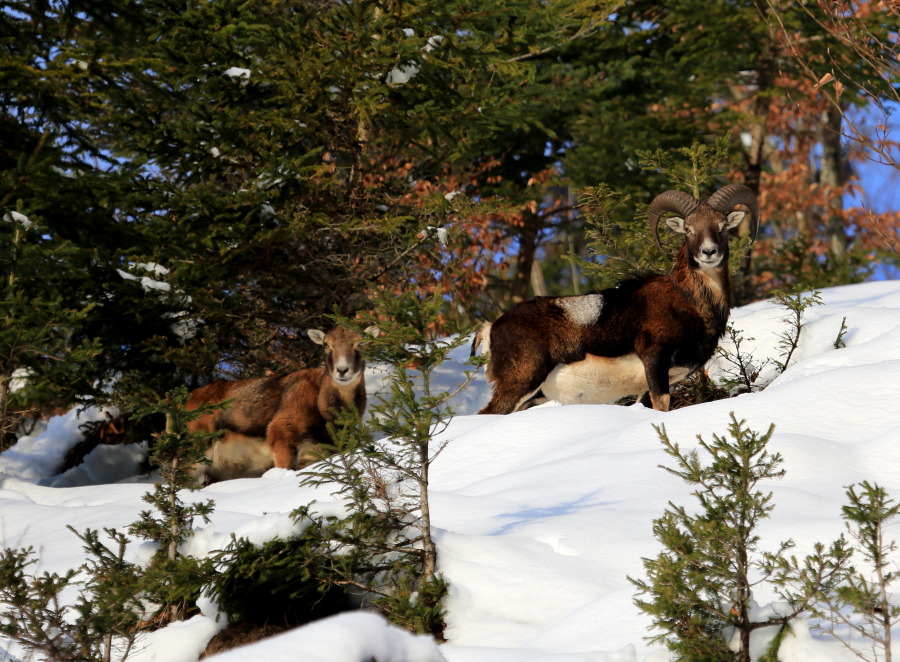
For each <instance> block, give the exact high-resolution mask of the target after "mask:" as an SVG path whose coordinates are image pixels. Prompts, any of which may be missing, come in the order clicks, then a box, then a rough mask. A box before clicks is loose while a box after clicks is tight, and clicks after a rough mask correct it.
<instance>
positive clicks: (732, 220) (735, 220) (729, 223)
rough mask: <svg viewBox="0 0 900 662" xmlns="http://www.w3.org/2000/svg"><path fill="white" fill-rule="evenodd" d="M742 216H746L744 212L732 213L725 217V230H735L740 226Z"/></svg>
mask: <svg viewBox="0 0 900 662" xmlns="http://www.w3.org/2000/svg"><path fill="white" fill-rule="evenodd" d="M744 216H746V214H745V212H742V211H733V212H730V213H729V214H728V216H726V217H725V227H724V229H725V230H730V229H731V228H736V227H737V226H739V225H740V224H741V221H743V220H744Z"/></svg>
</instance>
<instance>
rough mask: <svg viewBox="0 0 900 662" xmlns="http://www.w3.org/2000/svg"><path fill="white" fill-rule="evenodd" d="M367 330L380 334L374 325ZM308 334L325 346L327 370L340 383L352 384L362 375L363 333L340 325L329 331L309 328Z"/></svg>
mask: <svg viewBox="0 0 900 662" xmlns="http://www.w3.org/2000/svg"><path fill="white" fill-rule="evenodd" d="M365 332H366V333H368V334H369V335H371V336H377V335H378V329H377V328H376V327H374V326H370V327H369V328H368V329H366V331H365ZM306 335H307V336H309V339H310V340H312V341H313V342H314V343H316V344H317V345H322V346H324V347H325V371H326V372H327V373H328V374H329V375H330V376H331V378H332V379H333V380H334V381H335V382H337V383H338V384H339V385H342V386H345V385H348V384H351V383H352V382H354V381H356V380H357V379H359V378H360V377H361V376H362V371H363V368H365V365H366V364H365V361H363V358H362V355H360V353H359V344H360V343H361V342H362V341H363V340H365V337H364V336H363V335H362V334H361V333H357V332H356V331H350V330H349V329H345V328H343V327H340V326H338V327H335V328H333V329H332V330H331V331H329V332H328V333H325V332H324V331H320V330H319V329H307V331H306Z"/></svg>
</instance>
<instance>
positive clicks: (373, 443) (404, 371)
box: [298, 292, 474, 634]
mask: <svg viewBox="0 0 900 662" xmlns="http://www.w3.org/2000/svg"><path fill="white" fill-rule="evenodd" d="M446 305H447V304H446V302H445V301H444V300H443V298H442V297H440V296H439V295H437V296H432V297H431V298H429V299H424V300H423V299H421V298H419V297H418V296H416V295H415V293H413V292H407V293H406V294H404V295H402V296H400V297H396V296H394V295H393V294H392V293H390V292H384V293H382V294H381V295H380V296H379V298H378V300H377V305H376V307H375V312H374V313H373V314H372V315H371V316H367V317H365V318H364V319H363V321H362V324H364V325H365V324H372V323H374V322H377V323H378V325H379V329H380V331H381V332H380V334H379V335H378V337H377V338H373V339H371V340H370V342H368V343H367V344H366V345H365V347H363V351H364V353H365V354H366V356H367V358H368V359H370V360H372V361H373V362H374V363H376V364H380V365H382V366H385V367H387V368H388V369H389V378H390V382H389V386H388V389H389V390H388V392H387V393H386V394H383V395H379V396H377V399H376V402H375V403H373V404H372V405H371V406H370V409H369V414H368V415H367V417H366V419H364V420H363V419H360V418H359V417H358V416H356V417H353V416H345V417H344V418H345V420H344V421H343V425H341V424H338V425H335V426H334V427H333V428H332V435H333V438H334V445H333V446H332V447H330V448H329V449H328V450H329V451H331V452H332V453H333V454H332V455H330V456H329V457H327V458H326V459H324V460H323V461H322V462H321V463H318V464H316V465H313V466H312V467H311V468H310V469H309V470H308V471H307V472H306V477H305V478H304V482H306V483H308V484H317V485H330V486H334V488H335V490H336V494H338V495H340V496H342V497H343V498H344V499H346V500H347V502H348V509H349V511H350V512H349V515H348V516H347V517H346V518H342V519H320V520H319V528H320V530H321V532H322V533H321V535H322V538H323V541H324V542H323V544H322V547H323V549H326V550H328V552H327V558H328V559H329V563H330V570H329V572H330V579H331V581H332V582H333V583H335V584H338V585H350V586H355V587H357V588H359V589H361V590H362V591H364V592H365V593H367V594H369V596H370V598H369V599H371V600H373V602H374V604H375V606H376V607H378V608H379V609H381V610H382V611H383V612H384V613H385V614H386V615H387V617H388V618H389V619H390V620H392V621H393V622H395V623H397V624H399V625H402V626H404V627H407V628H409V629H411V630H413V631H416V632H429V633H432V634H440V633H441V632H442V630H443V606H442V605H441V600H442V599H443V597H444V595H445V593H446V591H447V584H446V582H445V581H444V580H443V578H442V577H441V574H440V572H439V571H438V568H437V547H436V545H435V541H434V537H433V531H432V523H431V508H430V500H429V485H430V468H431V465H432V463H433V462H434V460H435V458H436V457H437V456H438V455H439V454H440V452H441V450H442V449H443V447H444V445H445V444H446V443H447V442H446V441H444V442H442V443H441V444H438V445H436V444H435V442H434V437H435V436H436V435H439V434H440V433H441V432H443V431H445V430H446V429H447V426H448V424H449V422H450V420H451V418H452V416H453V411H452V409H451V408H450V406H449V403H448V401H449V399H450V398H451V397H453V396H454V395H455V394H456V393H457V392H458V391H459V390H460V389H462V388H465V386H466V385H467V384H468V383H469V381H470V380H471V379H472V377H473V375H474V373H467V374H466V376H465V380H464V381H463V382H462V383H460V384H459V385H457V387H456V388H453V389H450V390H443V389H441V390H440V391H439V390H438V389H437V388H436V387H435V384H434V379H435V376H436V375H435V373H436V370H437V369H438V368H439V367H440V365H441V364H442V363H443V362H444V361H445V360H446V358H447V355H448V354H449V352H451V351H452V350H454V349H456V348H457V347H460V346H461V345H462V344H463V343H465V342H467V338H466V334H465V333H461V334H459V335H457V336H455V337H450V338H447V339H443V338H435V337H433V336H432V333H433V332H432V329H433V328H434V325H435V323H436V321H437V319H438V317H439V315H440V312H441V310H442V309H443V308H444V307H445V306H446ZM310 512H311V511H310V510H309V509H307V508H304V509H301V511H298V515H299V516H302V517H308V516H309V515H310Z"/></svg>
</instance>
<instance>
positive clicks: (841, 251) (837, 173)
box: [819, 108, 847, 260]
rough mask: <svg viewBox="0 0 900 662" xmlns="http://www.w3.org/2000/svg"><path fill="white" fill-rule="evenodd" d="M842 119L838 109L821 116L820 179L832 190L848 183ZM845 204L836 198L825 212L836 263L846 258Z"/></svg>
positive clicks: (838, 197)
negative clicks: (842, 145) (842, 138)
mask: <svg viewBox="0 0 900 662" xmlns="http://www.w3.org/2000/svg"><path fill="white" fill-rule="evenodd" d="M842 123H843V118H842V116H841V113H840V112H838V111H837V110H836V109H833V108H829V109H828V110H826V111H825V112H824V113H822V127H821V133H820V140H821V143H822V159H821V166H820V167H821V175H820V179H819V181H820V182H821V183H822V185H823V186H825V187H828V188H831V189H832V190H834V189H837V188H840V187H842V186H843V185H844V183H845V181H846V168H845V166H844V153H843V149H842V147H841V129H842ZM843 211H844V202H843V200H842V198H841V196H839V195H838V196H834V197H833V198H832V199H831V200H830V201H829V206H828V208H826V209H825V210H824V212H823V213H824V215H825V219H824V220H825V233H826V235H827V237H828V247H829V249H830V250H831V253H832V255H833V256H834V258H835V259H836V260H842V259H843V258H845V257H846V255H847V231H846V230H845V229H844V215H843Z"/></svg>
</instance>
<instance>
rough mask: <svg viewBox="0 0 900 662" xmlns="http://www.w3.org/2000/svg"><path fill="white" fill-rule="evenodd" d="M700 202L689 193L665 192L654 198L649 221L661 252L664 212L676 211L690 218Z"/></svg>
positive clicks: (648, 209) (649, 212)
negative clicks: (660, 229)
mask: <svg viewBox="0 0 900 662" xmlns="http://www.w3.org/2000/svg"><path fill="white" fill-rule="evenodd" d="M699 206H700V201H699V200H698V199H697V198H695V197H694V196H692V195H691V194H689V193H685V192H684V191H663V192H662V193H660V194H659V195H658V196H656V197H655V198H653V202H651V203H650V206H649V207H647V221H648V222H649V223H650V231H651V232H652V233H653V236H654V237H655V238H656V245H657V246H659V250H663V246H662V242H661V241H660V240H659V227H658V226H659V217H660V216H662V213H663V212H666V211H674V212H675V213H677V214H681V215H682V216H689V215H690V214H692V213H693V212H694V211H695V210H696V209H697V207H699Z"/></svg>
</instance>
